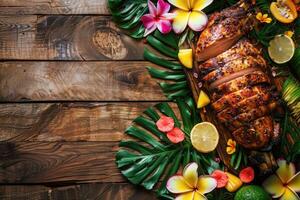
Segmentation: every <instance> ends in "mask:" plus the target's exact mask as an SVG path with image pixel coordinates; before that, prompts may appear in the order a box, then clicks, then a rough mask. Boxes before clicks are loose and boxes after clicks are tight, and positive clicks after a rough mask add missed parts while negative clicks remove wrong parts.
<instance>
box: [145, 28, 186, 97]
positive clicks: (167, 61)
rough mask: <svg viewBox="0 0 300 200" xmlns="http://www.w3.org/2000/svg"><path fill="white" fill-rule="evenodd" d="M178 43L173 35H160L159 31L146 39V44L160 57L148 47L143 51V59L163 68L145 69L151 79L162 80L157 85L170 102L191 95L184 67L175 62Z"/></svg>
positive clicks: (176, 37) (177, 39)
mask: <svg viewBox="0 0 300 200" xmlns="http://www.w3.org/2000/svg"><path fill="white" fill-rule="evenodd" d="M178 42H179V38H178V36H177V35H175V34H174V33H169V34H168V35H162V34H161V33H160V32H159V31H156V32H155V33H154V35H153V36H152V35H150V36H148V37H147V43H148V45H149V46H150V47H151V48H152V49H153V48H154V49H156V51H157V52H158V53H160V54H162V55H157V53H154V52H153V50H152V51H151V50H150V48H149V47H145V49H144V57H145V59H146V60H149V61H150V62H152V63H154V64H156V65H159V66H160V67H161V68H163V69H158V68H154V67H147V68H148V71H149V73H150V75H151V76H152V77H153V78H157V79H161V80H163V82H160V83H159V85H160V86H161V88H162V90H163V92H164V94H165V95H166V97H167V98H168V99H170V100H174V99H176V98H178V97H185V96H190V95H191V91H190V89H189V86H188V82H187V78H186V75H185V73H184V70H183V68H184V67H183V66H182V65H181V64H180V63H179V62H178V61H177V60H178V57H177V54H178ZM163 55H164V57H163Z"/></svg>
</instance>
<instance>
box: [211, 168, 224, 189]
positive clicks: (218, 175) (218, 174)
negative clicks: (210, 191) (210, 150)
mask: <svg viewBox="0 0 300 200" xmlns="http://www.w3.org/2000/svg"><path fill="white" fill-rule="evenodd" d="M211 177H213V178H214V179H216V181H217V188H222V187H225V185H226V184H227V182H228V176H227V175H226V174H225V172H223V171H221V170H218V169H217V170H215V171H214V172H213V173H212V174H211Z"/></svg>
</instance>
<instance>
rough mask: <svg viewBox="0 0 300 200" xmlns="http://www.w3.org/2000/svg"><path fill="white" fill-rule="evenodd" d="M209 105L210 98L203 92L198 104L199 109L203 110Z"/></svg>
mask: <svg viewBox="0 0 300 200" xmlns="http://www.w3.org/2000/svg"><path fill="white" fill-rule="evenodd" d="M209 103H210V99H209V97H208V96H207V94H206V93H205V92H203V91H202V90H201V92H200V94H199V98H198V102H197V108H203V107H204V106H207V105H208V104H209Z"/></svg>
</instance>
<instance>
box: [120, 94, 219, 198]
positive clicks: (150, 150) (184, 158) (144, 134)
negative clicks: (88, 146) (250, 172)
mask: <svg viewBox="0 0 300 200" xmlns="http://www.w3.org/2000/svg"><path fill="white" fill-rule="evenodd" d="M173 105H177V107H175V106H173ZM173 105H172V106H170V105H169V103H166V102H163V103H159V104H157V105H155V106H154V107H150V108H147V109H146V110H145V112H144V113H143V115H141V116H139V117H137V118H136V119H135V120H133V123H134V124H133V125H131V126H129V127H128V128H127V129H126V131H125V134H127V135H129V136H130V137H132V138H134V140H132V139H130V140H126V141H121V142H120V144H119V146H120V150H119V151H118V152H117V154H116V163H117V166H118V168H120V170H121V172H122V174H123V175H124V176H125V177H126V178H127V179H128V180H129V181H130V182H132V183H134V184H139V185H141V186H143V187H145V188H146V189H148V190H151V189H153V188H154V187H156V186H157V183H158V182H159V181H162V184H161V185H160V186H159V187H157V193H158V195H160V196H168V191H167V190H166V187H165V186H166V181H167V180H168V178H169V177H170V176H172V175H174V174H175V173H177V171H178V169H179V168H180V166H185V165H186V164H187V163H189V162H193V161H194V162H197V163H198V164H199V166H202V167H203V169H200V172H201V173H208V171H207V169H208V168H209V166H212V165H214V161H213V156H212V155H211V154H205V155H204V154H201V153H199V152H197V151H196V150H195V149H194V148H193V147H192V145H191V142H190V138H189V132H190V130H191V129H192V127H193V126H194V125H195V124H196V123H199V122H200V119H199V117H198V116H199V113H197V112H196V110H194V109H195V107H194V106H195V105H194V103H193V100H192V98H191V97H187V98H185V99H177V100H176V104H173ZM193 112H195V114H192V113H193ZM176 113H177V114H178V113H180V117H179V116H177V114H176ZM161 115H166V116H169V117H172V118H173V119H174V122H175V126H176V127H178V128H180V129H182V130H183V131H184V133H185V140H184V141H183V142H181V143H179V144H173V143H171V141H169V139H168V138H167V137H166V134H165V133H162V132H160V131H159V130H158V128H157V127H156V122H157V120H159V118H160V116H161ZM179 119H182V120H183V123H181V121H180V120H179Z"/></svg>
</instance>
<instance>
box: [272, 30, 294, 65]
mask: <svg viewBox="0 0 300 200" xmlns="http://www.w3.org/2000/svg"><path fill="white" fill-rule="evenodd" d="M268 52H269V56H270V58H271V59H272V60H273V61H274V62H275V63H277V64H283V63H286V62H288V61H290V60H291V59H292V57H293V55H294V53H295V43H294V41H293V40H292V38H290V37H288V36H286V35H277V36H275V38H274V39H273V40H271V41H270V46H269V48H268Z"/></svg>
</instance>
